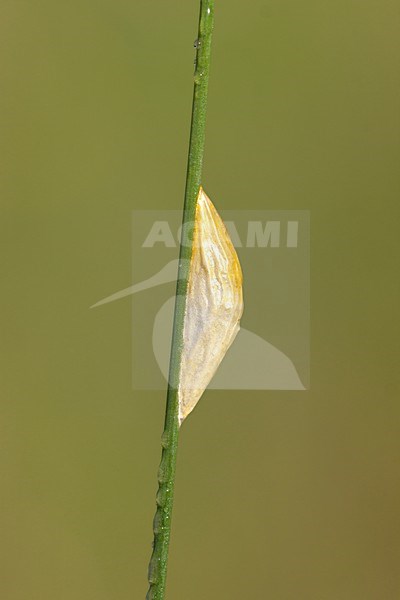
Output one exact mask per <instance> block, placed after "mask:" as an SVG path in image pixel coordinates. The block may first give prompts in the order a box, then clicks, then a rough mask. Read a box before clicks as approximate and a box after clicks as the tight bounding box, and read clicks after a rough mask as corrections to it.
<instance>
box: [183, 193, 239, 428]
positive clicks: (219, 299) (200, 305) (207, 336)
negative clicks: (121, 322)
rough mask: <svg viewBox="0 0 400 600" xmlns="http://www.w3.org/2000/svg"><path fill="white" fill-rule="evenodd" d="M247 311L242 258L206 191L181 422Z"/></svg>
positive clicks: (201, 199)
mask: <svg viewBox="0 0 400 600" xmlns="http://www.w3.org/2000/svg"><path fill="white" fill-rule="evenodd" d="M242 313H243V292H242V270H241V268H240V263H239V259H238V257H237V254H236V251H235V248H234V246H233V244H232V241H231V239H230V237H229V234H228V232H227V230H226V228H225V225H224V223H223V221H222V219H221V217H220V216H219V214H218V212H217V211H216V209H215V207H214V205H213V203H212V202H211V200H210V199H209V198H208V196H207V195H206V194H205V192H204V190H203V188H200V191H199V195H198V198H197V206H196V216H195V223H194V231H193V252H192V257H191V261H190V271H189V280H188V290H187V298H186V309H185V319H184V328H183V351H182V358H181V368H180V381H179V386H178V399H179V424H182V422H183V421H184V419H185V418H186V417H187V415H188V414H189V413H190V412H191V411H192V410H193V409H194V407H195V406H196V404H197V402H198V401H199V399H200V397H201V395H202V394H203V392H204V390H205V389H206V387H207V385H208V384H209V382H210V380H211V378H212V377H213V375H214V373H215V372H216V370H217V368H218V366H219V364H220V362H221V361H222V359H223V357H224V356H225V354H226V351H227V350H228V348H229V346H230V345H231V344H232V342H233V340H234V339H235V337H236V334H237V333H238V331H239V320H240V317H241V316H242Z"/></svg>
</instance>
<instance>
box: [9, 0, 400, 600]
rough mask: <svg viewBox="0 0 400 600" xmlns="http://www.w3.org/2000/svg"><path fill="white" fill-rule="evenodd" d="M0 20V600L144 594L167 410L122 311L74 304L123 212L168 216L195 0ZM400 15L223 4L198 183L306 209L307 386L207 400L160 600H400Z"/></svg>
mask: <svg viewBox="0 0 400 600" xmlns="http://www.w3.org/2000/svg"><path fill="white" fill-rule="evenodd" d="M0 14H1V18H0V23H1V25H0V29H1V31H0V47H1V52H0V57H1V58H0V62H1V81H2V94H1V100H0V102H1V129H2V134H1V146H2V150H1V154H2V159H1V187H2V190H1V219H0V221H1V223H0V225H1V233H0V243H1V260H2V268H1V295H0V302H1V338H0V339H1V418H0V426H1V438H0V440H1V441H0V443H1V452H0V465H1V466H0V469H1V479H2V483H1V511H0V520H1V525H0V531H1V534H0V539H1V542H0V544H1V558H0V565H1V575H0V577H1V579H0V593H1V597H2V598H4V599H5V600H25V599H29V600H36V599H38V600H50V599H51V600H53V599H54V598H57V599H58V600H90V599H96V600H111V599H112V600H128V599H130V598H135V599H140V598H144V596H145V593H146V590H147V584H146V571H147V563H148V560H149V556H150V550H151V548H150V546H151V541H152V534H151V523H152V518H153V514H154V509H155V502H154V498H155V492H156V471H157V467H158V463H159V456H160V442H159V439H160V434H161V429H162V423H163V415H164V406H165V399H164V393H162V392H154V393H151V392H141V393H139V392H134V391H133V390H132V386H131V364H130V361H131V326H130V322H131V314H130V313H131V304H130V300H129V298H128V299H126V300H125V301H120V302H117V303H114V304H111V305H109V307H108V308H107V310H98V311H89V309H88V307H89V306H90V305H91V304H93V303H94V302H96V301H97V300H98V299H100V298H102V297H104V296H107V295H108V294H109V293H112V292H114V291H116V290H119V289H121V288H124V287H126V286H128V285H130V283H131V254H130V248H131V221H130V218H131V211H132V210H133V209H140V208H157V207H160V208H168V209H178V208H180V207H181V206H182V197H183V188H184V176H185V168H186V152H187V141H188V128H189V119H190V109H191V95H192V73H193V59H194V50H193V40H194V39H195V37H196V29H197V15H198V3H197V2H196V1H191V2H177V1H171V2H140V3H139V2H132V1H130V2H128V1H126V0H113V1H112V2H111V1H110V0H98V1H97V2H94V1H93V0H80V1H79V2H77V1H72V2H68V3H66V2H61V3H60V2H56V3H55V2H50V1H49V0H39V1H38V2H28V1H27V0H25V1H22V0H21V1H18V2H15V1H13V2H12V1H10V0H4V1H3V2H2V6H1V9H0ZM399 18H400V7H399V3H398V2H395V1H391V0H381V1H380V2H378V1H377V0H374V1H373V0H364V1H363V2H359V1H356V0H346V1H344V0H338V1H336V2H326V1H325V2H324V1H322V2H321V0H318V2H317V1H316V0H314V1H312V0H305V1H304V2H298V1H296V0H285V1H282V0H280V1H278V0H270V1H267V2H265V1H261V0H255V1H253V2H247V3H243V2H238V1H237V0H233V1H231V2H225V3H219V2H218V3H217V7H216V29H215V37H214V51H213V59H212V72H211V82H210V99H209V114H208V127H207V144H206V159H205V165H204V181H205V184H206V186H207V190H208V191H209V193H210V195H211V196H212V198H214V199H216V201H217V199H218V202H219V206H220V208H222V209H233V210H235V209H240V208H243V207H246V208H254V209H257V208H268V209H277V210H280V209H310V211H311V230H312V238H311V386H312V387H311V391H309V392H304V393H302V394H301V395H299V394H298V393H295V392H291V393H289V392H288V393H285V392H278V393H277V392H265V393H261V392H246V393H239V392H235V393H232V392H229V393H222V392H215V391H214V392H212V391H210V392H207V393H206V395H205V396H204V398H203V400H202V401H201V403H200V404H199V406H198V408H197V409H196V412H195V414H194V415H193V416H192V417H191V418H190V419H189V420H188V421H187V423H186V424H185V426H184V427H183V429H182V435H181V443H180V451H179V459H178V474H177V487H176V503H175V512H174V520H173V537H172V545H171V555H170V568H169V579H168V599H171V600H172V599H175V600H178V599H179V600H181V599H183V600H205V599H209V598H210V599H213V598H221V599H230V600H239V599H240V600H242V599H244V598H273V599H274V600H395V599H397V598H399V597H400V571H399V568H398V565H399V560H400V542H399V534H400V523H399V495H400V482H399V459H400V441H399V421H400V409H399V388H400V386H399V368H398V358H399V345H398V340H399V334H400V331H399V319H398V316H396V313H397V312H398V303H399V283H398V262H397V261H396V254H397V253H398V239H399V233H398V219H399V216H400V215H399V213H400V211H399V204H398V200H399V191H400V190H399V187H400V186H399V176H398V163H399V77H398V68H399V56H400V52H399V39H398V26H399ZM397 258H398V254H397ZM266 310H268V308H267V306H266Z"/></svg>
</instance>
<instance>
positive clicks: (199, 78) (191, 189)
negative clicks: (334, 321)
mask: <svg viewBox="0 0 400 600" xmlns="http://www.w3.org/2000/svg"><path fill="white" fill-rule="evenodd" d="M213 24H214V0H201V2H200V21H199V33H198V39H197V43H196V46H197V52H196V69H195V74H194V92H193V106H192V122H191V130H190V142H189V157H188V166H187V173H186V189H185V203H184V208H183V227H182V239H181V245H180V257H179V258H180V260H179V269H178V279H177V288H176V300H175V313H174V325H173V334H172V347H171V359H170V370H169V382H168V391H167V408H166V414H165V425H164V432H163V435H162V447H163V449H162V456H161V463H160V467H159V471H158V483H159V488H158V493H157V498H156V502H157V511H156V514H155V517H154V524H153V525H154V527H153V528H154V543H153V554H152V557H151V560H150V565H149V583H150V588H149V591H148V593H147V596H146V598H147V600H163V599H164V597H165V582H166V575H167V562H168V548H169V540H170V534H171V516H172V505H173V497H174V482H175V469H176V456H177V449H178V437H179V421H178V411H179V406H178V385H179V380H180V364H181V356H182V348H183V325H184V316H185V305H186V292H187V286H188V278H189V268H190V258H191V255H192V244H191V243H189V244H188V243H182V242H183V240H184V239H185V238H184V236H186V232H187V231H188V227H190V224H192V223H193V222H194V218H195V210H196V202H197V196H198V193H199V188H200V185H201V176H202V166H203V154H204V139H205V125H206V109H207V91H208V77H209V70H210V54H211V37H212V30H213Z"/></svg>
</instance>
